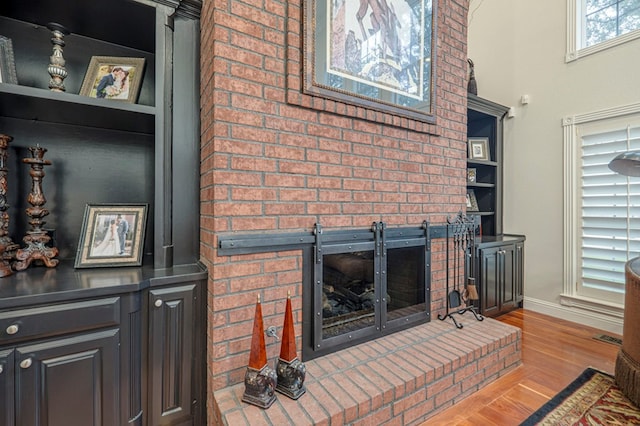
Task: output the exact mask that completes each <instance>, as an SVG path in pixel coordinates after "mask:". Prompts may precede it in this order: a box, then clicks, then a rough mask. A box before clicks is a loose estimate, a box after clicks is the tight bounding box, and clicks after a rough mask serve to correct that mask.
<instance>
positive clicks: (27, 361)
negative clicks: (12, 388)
mask: <svg viewBox="0 0 640 426" xmlns="http://www.w3.org/2000/svg"><path fill="white" fill-rule="evenodd" d="M32 363H33V362H32V361H31V358H27V359H24V360H22V362H20V367H22V368H29V367H31V364H32Z"/></svg>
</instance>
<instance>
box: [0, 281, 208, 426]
mask: <svg viewBox="0 0 640 426" xmlns="http://www.w3.org/2000/svg"><path fill="white" fill-rule="evenodd" d="M194 276H197V278H195V279H193V278H192V277H194ZM205 276H206V274H205V273H204V272H203V271H202V269H194V270H192V274H191V275H189V276H187V277H181V278H178V277H177V276H167V277H162V278H160V280H161V281H162V280H163V279H167V280H168V281H169V282H167V283H159V284H157V285H154V286H152V287H141V288H138V289H136V290H134V291H128V292H126V293H120V294H113V295H110V296H106V297H98V298H91V299H86V300H78V301H65V302H63V303H41V304H32V305H29V306H24V307H21V308H18V309H10V308H8V309H0V426H4V425H20V426H31V425H33V426H39V425H49V426H76V425H77V426H89V425H127V424H128V425H137V426H160V425H200V424H206V414H205V411H204V403H205V402H204V401H205V390H204V388H205V386H204V385H205V383H204V379H203V375H204V370H205V355H204V354H205V352H206V345H205V339H206V335H205V326H204V324H205V323H206V321H205V319H204V312H205V308H204V305H203V302H204V300H205V298H204V297H203V295H204V294H205V291H206V280H205V279H204V277H205ZM154 279H158V278H151V279H150V281H154ZM146 283H147V284H148V283H149V281H147V282H146ZM112 290H114V291H117V287H116V288H114V289H112ZM51 296H58V295H56V294H52V295H51ZM0 302H2V300H1V299H0Z"/></svg>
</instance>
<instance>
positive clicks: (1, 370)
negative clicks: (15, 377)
mask: <svg viewBox="0 0 640 426" xmlns="http://www.w3.org/2000/svg"><path fill="white" fill-rule="evenodd" d="M3 371H4V367H3V366H2V365H0V374H2V372H3Z"/></svg>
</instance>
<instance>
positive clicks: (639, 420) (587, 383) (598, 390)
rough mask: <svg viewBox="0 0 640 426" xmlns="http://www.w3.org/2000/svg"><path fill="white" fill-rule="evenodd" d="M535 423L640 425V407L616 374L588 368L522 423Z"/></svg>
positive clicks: (522, 425)
mask: <svg viewBox="0 0 640 426" xmlns="http://www.w3.org/2000/svg"><path fill="white" fill-rule="evenodd" d="M532 425H554V426H556V425H561V426H563V425H567V426H569V425H640V410H639V409H638V407H636V406H635V405H633V404H632V403H631V401H629V400H628V399H627V398H626V397H625V396H624V395H623V394H622V392H621V391H620V389H619V388H618V386H617V385H616V383H615V380H614V378H613V376H611V375H609V374H606V373H603V372H601V371H598V370H594V369H593V368H587V369H586V370H585V371H584V372H583V373H582V374H581V375H580V377H578V378H577V379H576V380H574V381H573V382H572V383H571V384H570V385H569V386H567V387H566V388H565V389H564V390H563V391H562V392H560V393H559V394H558V395H556V396H554V397H553V399H551V400H550V401H549V402H547V403H546V404H545V405H543V406H542V407H541V408H540V409H539V410H538V411H536V412H535V413H533V414H532V415H531V416H530V417H529V418H528V419H527V420H525V421H524V422H523V423H522V424H521V425H520V426H532Z"/></svg>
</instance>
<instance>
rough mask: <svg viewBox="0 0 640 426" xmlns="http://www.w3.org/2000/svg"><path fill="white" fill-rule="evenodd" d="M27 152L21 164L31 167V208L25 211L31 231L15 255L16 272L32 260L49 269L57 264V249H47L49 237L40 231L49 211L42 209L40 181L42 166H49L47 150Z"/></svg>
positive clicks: (43, 231) (42, 199)
mask: <svg viewBox="0 0 640 426" xmlns="http://www.w3.org/2000/svg"><path fill="white" fill-rule="evenodd" d="M29 152H30V153H31V157H30V158H24V159H23V160H22V162H23V163H26V164H30V165H31V170H30V171H29V175H30V176H31V180H32V185H31V193H29V196H28V197H27V201H28V202H29V204H31V207H28V208H27V210H26V211H27V216H29V225H31V230H30V231H27V235H26V236H25V237H24V238H23V241H24V242H25V243H26V244H27V247H25V248H23V249H19V250H18V251H17V253H16V260H17V261H16V263H15V265H14V267H15V269H16V271H22V270H25V269H27V268H28V267H29V265H30V264H31V262H33V261H34V260H40V261H42V262H43V263H44V264H45V265H46V266H48V267H49V268H53V267H55V266H56V265H57V264H58V259H54V257H56V256H57V255H58V249H57V248H56V247H47V244H48V243H49V242H50V241H51V237H50V236H49V235H47V231H45V230H44V229H42V225H44V224H45V222H43V221H42V218H44V217H45V216H47V215H48V214H49V210H47V209H45V208H44V207H43V206H44V205H45V203H46V202H47V200H46V198H45V197H44V193H43V192H42V179H43V178H44V166H49V165H51V161H49V160H45V159H44V154H45V153H46V152H47V149H46V148H42V147H41V146H40V145H36V146H32V147H29Z"/></svg>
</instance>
